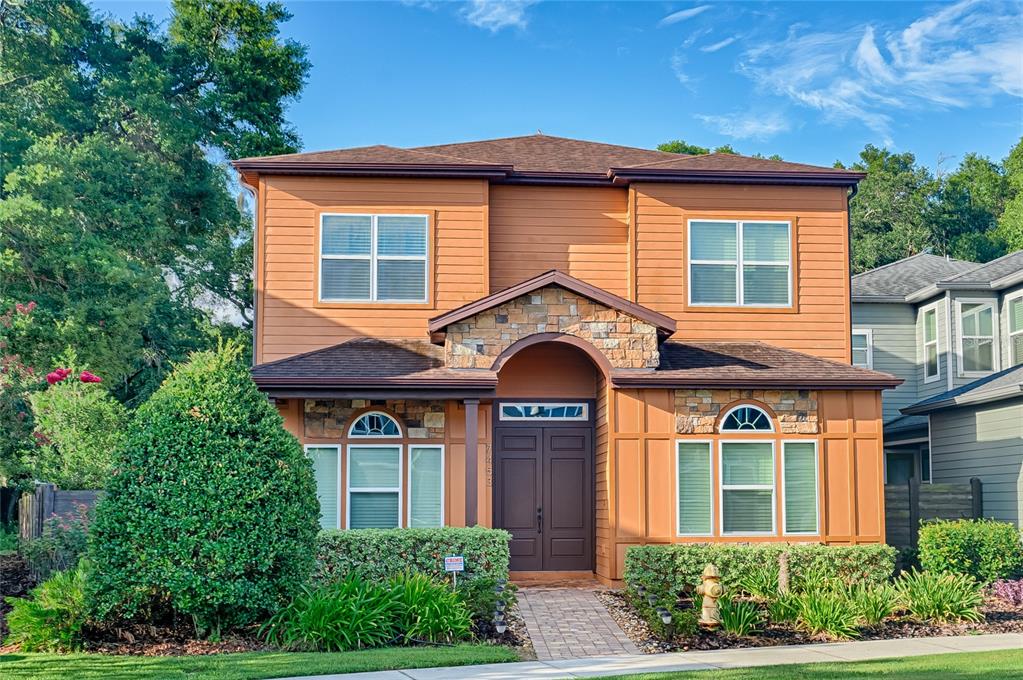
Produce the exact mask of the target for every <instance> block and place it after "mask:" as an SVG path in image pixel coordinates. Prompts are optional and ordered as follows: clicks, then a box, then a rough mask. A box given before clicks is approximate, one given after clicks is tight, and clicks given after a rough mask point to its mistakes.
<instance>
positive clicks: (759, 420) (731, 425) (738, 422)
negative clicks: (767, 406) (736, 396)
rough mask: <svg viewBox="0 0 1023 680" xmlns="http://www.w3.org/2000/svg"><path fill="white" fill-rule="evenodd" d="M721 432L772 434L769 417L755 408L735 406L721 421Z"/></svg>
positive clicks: (772, 428) (761, 410)
mask: <svg viewBox="0 0 1023 680" xmlns="http://www.w3.org/2000/svg"><path fill="white" fill-rule="evenodd" d="M721 431H722V432H749V431H753V432H773V431H774V426H773V425H771V416H769V415H767V413H766V412H765V411H764V410H763V409H759V408H757V407H756V406H736V407H735V408H733V409H732V410H731V411H729V412H728V413H726V414H725V417H724V418H722V419H721Z"/></svg>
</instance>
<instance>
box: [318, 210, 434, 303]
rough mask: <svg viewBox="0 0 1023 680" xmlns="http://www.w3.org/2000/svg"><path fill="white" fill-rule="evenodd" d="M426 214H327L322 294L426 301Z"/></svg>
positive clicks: (322, 236)
mask: <svg viewBox="0 0 1023 680" xmlns="http://www.w3.org/2000/svg"><path fill="white" fill-rule="evenodd" d="M427 237H428V228H427V217H426V216H425V215H331V214H325V215H323V216H322V217H321V227H320V300H322V301H324V302H426V301H427V284H426V277H427V272H428V270H429V267H427V261H426V260H427V251H428V247H427Z"/></svg>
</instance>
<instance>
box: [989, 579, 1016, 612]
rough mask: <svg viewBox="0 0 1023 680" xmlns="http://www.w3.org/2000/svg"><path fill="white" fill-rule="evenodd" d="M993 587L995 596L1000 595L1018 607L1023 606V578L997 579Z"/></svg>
mask: <svg viewBox="0 0 1023 680" xmlns="http://www.w3.org/2000/svg"><path fill="white" fill-rule="evenodd" d="M991 589H992V591H994V594H995V597H999V598H1001V599H1003V600H1005V601H1006V602H1008V603H1009V604H1012V605H1016V606H1017V607H1019V606H1023V579H1019V580H1016V581H1008V580H1005V579H1002V580H1000V581H995V582H994V585H992V587H991Z"/></svg>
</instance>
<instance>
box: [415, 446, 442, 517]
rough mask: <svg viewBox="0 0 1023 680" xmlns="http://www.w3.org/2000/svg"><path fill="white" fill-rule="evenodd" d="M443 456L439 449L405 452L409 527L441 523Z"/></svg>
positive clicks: (432, 447) (424, 448) (420, 448)
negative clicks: (407, 462)
mask: <svg viewBox="0 0 1023 680" xmlns="http://www.w3.org/2000/svg"><path fill="white" fill-rule="evenodd" d="M443 489H444V453H443V450H442V449H441V448H440V447H439V446H415V447H412V448H411V449H409V526H410V527H439V526H443V524H444V508H443V495H444V491H443Z"/></svg>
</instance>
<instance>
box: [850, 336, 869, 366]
mask: <svg viewBox="0 0 1023 680" xmlns="http://www.w3.org/2000/svg"><path fill="white" fill-rule="evenodd" d="M873 335H874V334H873V333H872V332H871V330H870V329H869V328H862V329H856V330H854V331H853V332H852V365H853V366H859V367H860V368H873V367H874V338H873Z"/></svg>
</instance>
